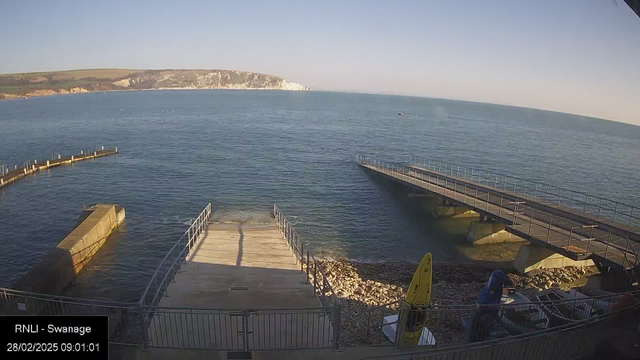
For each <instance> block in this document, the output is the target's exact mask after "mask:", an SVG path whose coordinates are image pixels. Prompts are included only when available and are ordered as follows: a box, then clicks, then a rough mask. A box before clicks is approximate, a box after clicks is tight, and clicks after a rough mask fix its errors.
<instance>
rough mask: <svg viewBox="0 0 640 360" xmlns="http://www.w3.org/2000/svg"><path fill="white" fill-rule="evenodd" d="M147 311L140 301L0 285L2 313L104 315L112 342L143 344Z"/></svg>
mask: <svg viewBox="0 0 640 360" xmlns="http://www.w3.org/2000/svg"><path fill="white" fill-rule="evenodd" d="M144 313H145V312H144V309H143V308H142V306H141V305H140V304H139V303H125V302H116V301H101V300H90V299H78V298H72V297H66V296H55V295H45V294H36V293H30V292H25V291H18V290H13V289H4V288H0V315H105V316H108V317H109V342H110V343H112V344H122V345H134V346H139V345H140V344H142V343H143V341H144V334H145V330H144V329H145V325H144Z"/></svg>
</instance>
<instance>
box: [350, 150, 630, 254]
mask: <svg viewBox="0 0 640 360" xmlns="http://www.w3.org/2000/svg"><path fill="white" fill-rule="evenodd" d="M356 160H357V162H358V164H361V165H367V166H369V167H373V168H375V169H377V171H380V172H381V173H383V174H385V175H388V176H391V177H396V178H398V179H400V180H403V181H406V182H408V183H412V184H414V185H417V186H422V187H425V188H427V189H428V190H429V191H433V192H436V193H442V195H444V196H449V197H451V198H453V200H454V201H457V202H460V203H463V204H464V205H465V206H470V207H472V208H475V209H477V210H478V211H481V212H487V213H489V208H490V206H491V207H496V208H497V209H496V210H498V214H499V215H500V216H501V217H503V218H509V219H510V220H509V223H507V224H506V226H507V227H509V228H512V229H514V230H515V227H516V226H518V225H522V222H527V221H528V225H529V226H528V229H527V230H517V232H524V233H525V235H527V236H531V234H532V230H533V229H534V226H535V229H536V230H543V231H545V232H546V238H545V237H543V238H540V237H539V236H536V239H537V240H540V241H545V242H546V243H549V242H550V241H551V237H552V234H554V235H560V238H566V239H567V240H566V241H567V246H568V245H571V242H580V243H584V244H585V245H586V246H587V248H589V247H591V246H592V240H593V241H594V242H595V243H601V244H602V245H603V246H606V248H605V249H604V250H603V251H604V255H603V257H604V258H607V254H608V252H609V248H611V249H617V250H619V251H622V252H624V254H623V255H622V256H626V253H630V254H633V255H636V254H638V253H640V244H638V243H637V242H629V241H627V242H625V243H624V246H622V245H620V244H616V243H615V240H616V237H618V238H619V236H617V235H616V236H614V237H613V238H614V239H613V240H614V241H612V236H608V237H607V240H606V242H605V241H604V239H603V238H602V237H596V238H592V237H591V236H589V237H588V238H584V239H583V238H581V237H580V236H579V235H580V233H579V232H574V230H576V229H577V228H584V227H585V226H586V227H590V226H592V225H591V224H587V225H585V224H582V223H577V222H574V221H571V220H569V219H565V218H560V217H556V218H554V217H553V215H552V214H547V213H544V212H541V211H540V210H537V211H536V210H535V209H534V208H531V207H528V206H523V203H522V202H516V203H513V202H510V201H509V198H508V195H506V196H507V199H506V200H507V201H506V202H505V195H502V194H495V193H494V192H493V190H492V189H490V188H489V190H487V188H482V187H479V186H476V185H473V184H470V183H468V182H458V181H457V180H456V179H455V178H454V179H450V178H446V177H444V178H441V177H440V176H438V175H433V174H429V173H423V172H418V171H417V170H415V169H413V168H409V167H405V166H403V165H399V164H396V163H390V162H385V161H381V160H376V159H371V158H369V157H364V156H360V155H357V157H356ZM461 192H462V194H461ZM470 193H471V194H470ZM492 193H493V195H494V200H495V201H492V200H491V194H492ZM498 195H500V198H499V199H498ZM484 197H486V198H484ZM498 200H499V201H498ZM520 211H522V212H520ZM559 219H561V221H558V220H559ZM554 220H555V222H554ZM503 221H504V220H503ZM519 222H521V223H519ZM574 225H577V226H574ZM563 226H568V227H567V228H564V227H563ZM540 228H542V229H540ZM595 253H597V252H595ZM598 255H602V254H599V253H598ZM632 258H635V260H636V264H635V265H638V264H639V262H638V261H639V258H638V257H637V256H633V257H632ZM623 262H624V261H623ZM621 265H623V266H624V264H621Z"/></svg>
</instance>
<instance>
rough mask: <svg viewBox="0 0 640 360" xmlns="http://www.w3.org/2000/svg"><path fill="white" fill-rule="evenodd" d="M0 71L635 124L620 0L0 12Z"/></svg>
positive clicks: (639, 37) (630, 54)
mask: <svg viewBox="0 0 640 360" xmlns="http://www.w3.org/2000/svg"><path fill="white" fill-rule="evenodd" d="M0 24H1V26H2V29H3V33H4V34H3V36H2V37H0V54H2V55H1V56H0V73H13V72H30V71H47V70H60V69H75V68H105V67H109V68H114V67H117V68H205V69H206V68H218V69H239V70H249V71H254V72H263V73H269V74H274V75H281V76H284V77H285V78H287V79H288V80H290V81H293V82H298V83H301V84H304V85H306V86H309V87H313V88H322V89H334V90H346V89H350V90H356V91H365V92H382V93H394V94H410V95H419V96H428V97H438V98H450V99H463V100H471V101H481V102H490V103H499V104H508V105H517V106H525V107H533V108H541V109H550V110H557V111H563V112H569V113H575V114H584V115H590V116H595V117H602V118H607V119H613V120H618V121H623V122H629V123H634V124H640V109H639V106H638V104H639V103H640V101H639V99H640V71H639V65H638V64H640V19H639V18H638V17H637V16H636V15H635V14H634V13H633V12H632V11H631V10H630V9H629V8H628V6H627V5H626V4H625V3H624V1H623V0H545V1H517V0H510V1H508V0H505V1H448V0H440V1H426V0H418V1H376V2H374V1H357V2H356V1H346V0H344V1H327V0H323V1H301V0H299V1H290V2H289V1H276V0H270V1H205V0H202V1H188V0H182V1H175V0H174V1H167V2H163V1H138V0H136V1H105V2H102V1H86V0H85V1H77V2H76V1H55V2H54V1H40V2H37V1H4V2H3V3H2V5H1V6H0Z"/></svg>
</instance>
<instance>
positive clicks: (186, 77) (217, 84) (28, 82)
mask: <svg viewBox="0 0 640 360" xmlns="http://www.w3.org/2000/svg"><path fill="white" fill-rule="evenodd" d="M198 89H227V90H233V89H237V90H290V91H306V90H309V89H308V88H307V87H305V86H304V85H301V84H297V83H293V82H289V81H287V80H286V79H284V78H282V77H279V76H273V75H267V74H260V73H253V72H248V71H239V70H181V69H177V70H175V69H169V70H130V69H87V70H68V71H58V72H41V73H24V74H6V75H0V100H2V99H6V100H8V99H20V98H29V97H38V96H49V95H66V94H80V93H87V92H100V91H102V92H106V91H126V90H198Z"/></svg>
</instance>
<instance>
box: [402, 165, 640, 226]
mask: <svg viewBox="0 0 640 360" xmlns="http://www.w3.org/2000/svg"><path fill="white" fill-rule="evenodd" d="M409 163H410V164H412V165H413V166H417V167H423V168H424V169H426V170H429V171H437V172H441V173H443V174H449V175H451V176H456V177H462V178H464V179H468V180H470V181H477V182H479V183H481V184H483V185H487V186H490V187H493V188H494V189H502V190H506V191H512V192H513V193H515V194H522V195H526V196H531V197H534V198H537V199H539V200H542V201H545V202H548V203H551V204H553V203H555V204H558V205H562V206H567V205H566V203H568V204H569V205H568V207H569V208H570V209H572V210H579V211H582V212H583V213H589V214H591V215H594V216H596V217H597V218H601V219H608V220H611V221H613V222H614V223H619V224H622V225H627V226H633V227H639V226H640V208H638V207H637V206H633V205H629V204H626V203H623V202H620V201H615V200H610V199H605V198H603V197H599V196H595V195H590V194H587V193H584V192H580V191H575V190H570V189H566V188H562V187H559V186H554V185H549V184H546V183H543V182H538V181H531V180H527V179H523V178H519V177H517V176H512V175H504V174H500V173H496V172H489V171H483V170H478V169H474V168H471V167H466V166H458V165H453V164H448V163H444V162H441V161H435V160H430V159H425V158H421V157H414V156H411V157H410V160H409ZM474 178H476V179H475V180H474ZM500 178H501V179H500ZM509 180H511V181H509ZM483 181H484V182H483ZM518 183H520V185H519V184H518ZM500 185H502V186H500ZM528 185H529V187H528ZM512 186H513V187H512ZM554 189H555V190H554ZM556 192H557V193H556ZM567 192H568V194H566V193H567ZM563 193H564V194H563ZM542 195H544V196H542ZM576 195H577V196H576ZM580 198H582V199H580ZM554 199H555V201H554ZM561 199H564V200H565V201H564V203H563V201H561ZM589 199H592V200H595V201H596V203H592V202H589ZM607 204H608V205H609V206H606V205H607ZM625 209H626V210H627V211H623V210H625ZM596 210H597V211H596Z"/></svg>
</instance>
